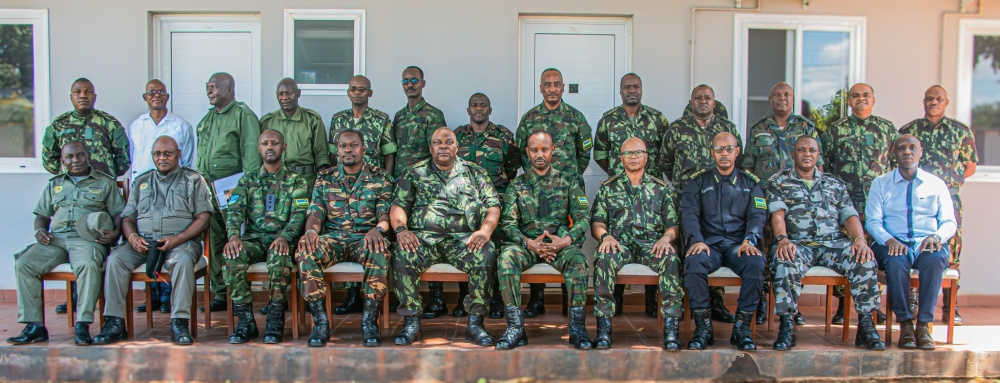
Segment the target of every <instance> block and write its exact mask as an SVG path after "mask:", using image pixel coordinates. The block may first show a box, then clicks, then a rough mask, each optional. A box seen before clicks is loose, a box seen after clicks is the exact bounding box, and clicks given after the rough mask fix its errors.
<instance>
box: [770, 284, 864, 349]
mask: <svg viewBox="0 0 1000 383" xmlns="http://www.w3.org/2000/svg"><path fill="white" fill-rule="evenodd" d="M806 285H821V286H826V317H825V318H826V319H825V321H824V323H826V332H830V329H831V321H832V317H833V304H832V301H833V287H834V286H844V289H846V291H847V293H846V294H844V325H843V338H841V340H842V341H844V342H846V341H847V340H848V337H849V336H850V334H851V308H853V307H854V304H853V303H851V299H852V297H851V294H850V292H851V284H850V282H848V280H847V277H845V276H843V275H841V274H839V273H837V272H836V271H833V270H831V269H828V268H826V267H823V266H813V267H810V268H809V270H807V271H806V274H805V275H803V276H802V286H806ZM768 301H769V302H768V303H769V305H770V306H769V307H770V310H768V311H767V331H771V324H772V322H773V321H772V320H771V314H772V313H774V307H775V306H774V282H773V281H772V282H771V294H770V296H769V297H768Z"/></svg>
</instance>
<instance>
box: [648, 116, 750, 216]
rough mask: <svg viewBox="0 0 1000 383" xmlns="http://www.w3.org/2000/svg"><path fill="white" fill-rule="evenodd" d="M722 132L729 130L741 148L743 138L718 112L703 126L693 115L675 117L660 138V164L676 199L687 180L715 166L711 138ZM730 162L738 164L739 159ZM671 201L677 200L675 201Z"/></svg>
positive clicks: (733, 125)
mask: <svg viewBox="0 0 1000 383" xmlns="http://www.w3.org/2000/svg"><path fill="white" fill-rule="evenodd" d="M716 105H718V104H716ZM723 132H728V133H732V135H734V136H736V144H737V145H739V146H740V147H743V139H742V138H741V137H740V132H739V130H737V129H736V125H735V124H733V123H732V122H730V121H729V120H727V119H725V118H722V117H720V116H718V115H713V116H712V119H711V120H710V121H709V122H708V124H706V125H705V126H704V127H702V126H701V125H698V121H697V120H696V119H695V117H694V115H688V116H684V117H681V118H678V119H677V120H674V122H672V123H671V124H670V128H668V129H667V134H666V135H664V137H663V148H662V149H661V150H660V164H661V165H660V167H661V168H662V169H663V172H664V173H666V175H667V178H668V179H669V180H670V183H671V184H672V185H673V187H674V193H675V194H676V196H675V197H677V198H676V199H677V200H679V199H680V195H681V194H682V193H683V192H684V187H685V186H687V183H688V181H690V180H691V179H693V178H694V177H695V176H696V175H698V173H699V172H701V171H703V170H709V169H714V168H715V160H714V159H713V158H712V140H713V139H715V136H716V135H718V134H719V133H723ZM733 163H736V164H738V163H740V162H739V158H737V159H736V160H735V161H734V162H733ZM674 202H675V203H679V201H676V200H675V201H674Z"/></svg>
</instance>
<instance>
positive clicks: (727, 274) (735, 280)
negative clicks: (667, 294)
mask: <svg viewBox="0 0 1000 383" xmlns="http://www.w3.org/2000/svg"><path fill="white" fill-rule="evenodd" d="M708 285H709V286H734V287H740V286H742V285H743V278H740V276H739V275H736V273H734V272H733V270H732V269H730V268H728V267H720V268H719V269H718V270H716V271H715V272H714V273H711V274H709V275H708ZM690 306H691V299H690V297H689V296H688V294H687V289H685V291H684V329H685V330H686V331H688V332H691V331H692V330H693V329H692V328H691V325H692V321H691V307H690ZM750 333H751V334H756V333H757V321H754V320H751V321H750Z"/></svg>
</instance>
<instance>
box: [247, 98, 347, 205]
mask: <svg viewBox="0 0 1000 383" xmlns="http://www.w3.org/2000/svg"><path fill="white" fill-rule="evenodd" d="M276 94H277V96H278V105H279V106H280V107H281V109H279V110H276V111H273V112H271V113H268V114H265V115H264V116H263V117H261V118H260V129H261V131H264V130H268V129H273V130H275V131H277V132H278V133H281V136H282V137H284V145H285V147H286V148H287V150H286V151H284V153H285V156H284V159H283V160H282V161H281V163H282V166H284V167H286V168H288V170H290V171H292V172H294V173H296V174H298V175H299V176H301V177H302V179H303V180H305V183H306V185H308V188H309V190H312V188H313V184H315V183H316V173H319V172H321V171H323V170H325V169H326V168H328V167H330V152H329V151H328V148H327V145H326V127H325V126H323V118H322V117H320V115H319V113H317V112H316V111H314V110H312V109H309V108H303V107H301V106H299V97H301V96H302V90H301V89H299V85H298V84H296V83H295V80H292V79H290V78H284V79H282V80H281V81H279V82H278V90H277V92H276ZM279 157H280V156H279Z"/></svg>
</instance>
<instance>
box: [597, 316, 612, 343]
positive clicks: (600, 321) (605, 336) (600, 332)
mask: <svg viewBox="0 0 1000 383" xmlns="http://www.w3.org/2000/svg"><path fill="white" fill-rule="evenodd" d="M594 348H596V349H598V350H608V349H611V317H597V337H596V338H594Z"/></svg>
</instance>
